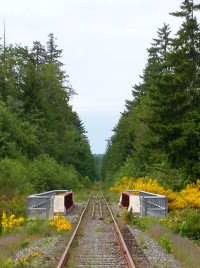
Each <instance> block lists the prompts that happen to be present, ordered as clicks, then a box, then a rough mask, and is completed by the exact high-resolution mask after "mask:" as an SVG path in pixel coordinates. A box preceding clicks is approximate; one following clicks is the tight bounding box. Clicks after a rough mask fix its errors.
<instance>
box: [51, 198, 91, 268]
mask: <svg viewBox="0 0 200 268" xmlns="http://www.w3.org/2000/svg"><path fill="white" fill-rule="evenodd" d="M90 198H91V195H90V196H89V199H88V201H87V204H86V206H85V208H84V210H83V212H82V213H81V216H80V219H79V221H78V224H77V226H76V228H75V230H74V232H73V234H72V236H71V238H70V241H69V243H68V245H67V247H66V248H65V251H64V253H63V255H62V257H61V259H60V261H59V263H58V265H57V266H56V268H62V267H64V265H65V264H66V262H67V257H68V254H69V249H70V247H71V245H72V243H73V241H74V239H75V237H76V234H77V231H78V228H79V226H80V224H81V221H82V218H83V216H84V214H85V211H86V209H87V207H88V204H89V201H90Z"/></svg>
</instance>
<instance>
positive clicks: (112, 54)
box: [0, 0, 198, 153]
mask: <svg viewBox="0 0 200 268" xmlns="http://www.w3.org/2000/svg"><path fill="white" fill-rule="evenodd" d="M181 2H182V1H181V0H32V1H31V0H17V1H16V0H0V7H1V8H0V26H1V28H0V29H1V31H0V36H3V24H4V19H5V21H6V42H7V44H10V43H11V44H15V43H17V44H21V45H22V46H28V47H29V48H31V47H32V44H33V41H40V42H41V43H42V44H43V45H45V44H46V42H47V36H48V34H49V33H54V36H55V37H56V38H57V45H58V48H59V49H63V58H62V62H63V63H64V64H65V69H66V72H67V74H68V75H69V80H70V83H71V84H72V86H73V87H74V89H75V91H76V92H77V94H78V95H76V96H74V98H73V100H71V102H70V103H71V105H72V106H73V109H74V110H75V111H76V112H77V113H78V115H79V117H80V118H81V120H82V122H83V124H84V126H85V129H86V131H87V132H88V133H87V136H88V138H89V141H90V145H91V149H92V152H93V153H104V152H105V149H106V144H107V141H106V140H108V139H109V138H110V137H111V136H112V134H113V132H112V129H113V128H114V126H115V125H116V124H117V122H118V120H119V118H120V112H123V110H124V107H125V100H126V99H132V94H131V90H132V86H133V85H134V84H137V83H138V82H139V81H140V80H139V75H141V74H142V70H143V69H144V67H145V64H146V61H147V48H149V47H150V46H151V45H150V43H151V42H152V39H153V38H156V37H157V29H158V28H162V26H163V23H164V22H165V23H168V24H169V25H170V26H171V29H172V32H173V33H175V31H177V29H178V28H179V27H180V23H181V21H180V20H179V19H178V18H175V17H173V16H171V15H169V12H173V11H178V10H179V7H180V4H181ZM197 2H198V1H196V3H197Z"/></svg>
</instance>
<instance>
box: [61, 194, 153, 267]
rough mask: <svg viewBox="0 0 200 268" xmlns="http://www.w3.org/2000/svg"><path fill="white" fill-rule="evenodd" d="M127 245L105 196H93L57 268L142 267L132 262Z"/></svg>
mask: <svg viewBox="0 0 200 268" xmlns="http://www.w3.org/2000/svg"><path fill="white" fill-rule="evenodd" d="M125 236H126V233H125ZM128 236H129V235H128ZM129 239H130V237H129ZM126 242H127V241H126ZM126 242H125V241H124V239H123V236H122V233H121V231H120V229H119V227H118V225H117V223H116V221H115V218H114V216H113V213H112V211H111V208H110V206H109V205H108V203H107V201H106V200H105V198H104V196H103V194H102V193H101V195H99V196H98V195H97V196H90V197H89V199H88V201H87V204H86V206H85V208H84V210H83V211H82V214H81V216H80V219H79V221H78V224H77V226H76V228H75V230H74V232H73V234H72V237H71V239H70V241H69V243H68V245H67V247H66V249H65V251H64V253H63V255H62V257H61V259H60V261H59V263H58V265H57V268H62V267H73V268H75V267H101V268H108V267H109V268H112V267H113V268H114V267H115V268H117V267H120V268H125V267H131V268H137V267H140V266H138V265H137V266H136V265H135V263H134V262H133V259H132V256H131V255H130V253H129V249H128V247H127V245H126ZM129 248H130V246H129ZM144 267H149V265H148V263H147V265H145V266H144Z"/></svg>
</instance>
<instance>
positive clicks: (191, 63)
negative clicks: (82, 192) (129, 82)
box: [102, 0, 200, 190]
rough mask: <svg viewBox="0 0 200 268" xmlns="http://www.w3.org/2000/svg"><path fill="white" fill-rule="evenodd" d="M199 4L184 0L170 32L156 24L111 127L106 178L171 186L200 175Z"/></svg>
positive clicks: (192, 179) (180, 184)
mask: <svg viewBox="0 0 200 268" xmlns="http://www.w3.org/2000/svg"><path fill="white" fill-rule="evenodd" d="M199 10H200V5H199V4H195V3H194V2H193V1H191V0H184V1H182V3H181V5H180V10H179V11H177V12H172V13H170V14H171V15H172V16H175V17H177V18H179V19H181V21H182V23H181V25H180V27H179V29H178V31H177V32H176V33H175V34H174V35H173V36H172V31H171V28H170V25H169V24H166V23H164V25H163V27H162V28H158V31H157V37H156V38H154V39H153V42H152V44H151V47H150V48H148V49H147V51H148V58H147V63H146V65H145V68H144V70H143V73H142V75H141V76H140V78H141V82H140V83H138V84H136V85H134V86H133V90H132V95H133V98H132V100H126V104H125V109H124V112H123V113H121V116H120V119H119V122H118V124H117V125H116V126H115V127H114V129H113V133H114V134H113V135H112V137H111V138H110V139H109V141H108V143H107V148H106V153H105V156H104V159H103V165H102V174H103V177H104V178H106V180H107V181H111V182H113V180H116V179H117V178H120V177H123V176H127V177H131V176H134V177H140V176H146V175H148V176H151V177H155V178H157V179H158V180H159V182H161V183H162V184H163V185H165V186H167V187H171V188H173V189H175V190H176V189H180V188H183V187H184V186H185V185H186V184H187V183H189V182H195V181H196V180H197V179H198V178H199V177H200V26H199V23H198V20H197V17H196V16H195V14H196V12H198V11H199Z"/></svg>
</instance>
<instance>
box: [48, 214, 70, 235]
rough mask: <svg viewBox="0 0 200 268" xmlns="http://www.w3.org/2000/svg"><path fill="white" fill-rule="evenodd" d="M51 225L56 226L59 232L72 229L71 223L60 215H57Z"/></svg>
mask: <svg viewBox="0 0 200 268" xmlns="http://www.w3.org/2000/svg"><path fill="white" fill-rule="evenodd" d="M49 224H50V225H52V226H54V227H55V228H56V229H57V231H62V230H65V231H69V230H71V229H72V225H71V223H70V222H69V221H68V220H67V219H65V218H64V217H63V216H62V215H61V214H60V213H57V214H56V216H54V218H53V219H52V220H50V222H49Z"/></svg>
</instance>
